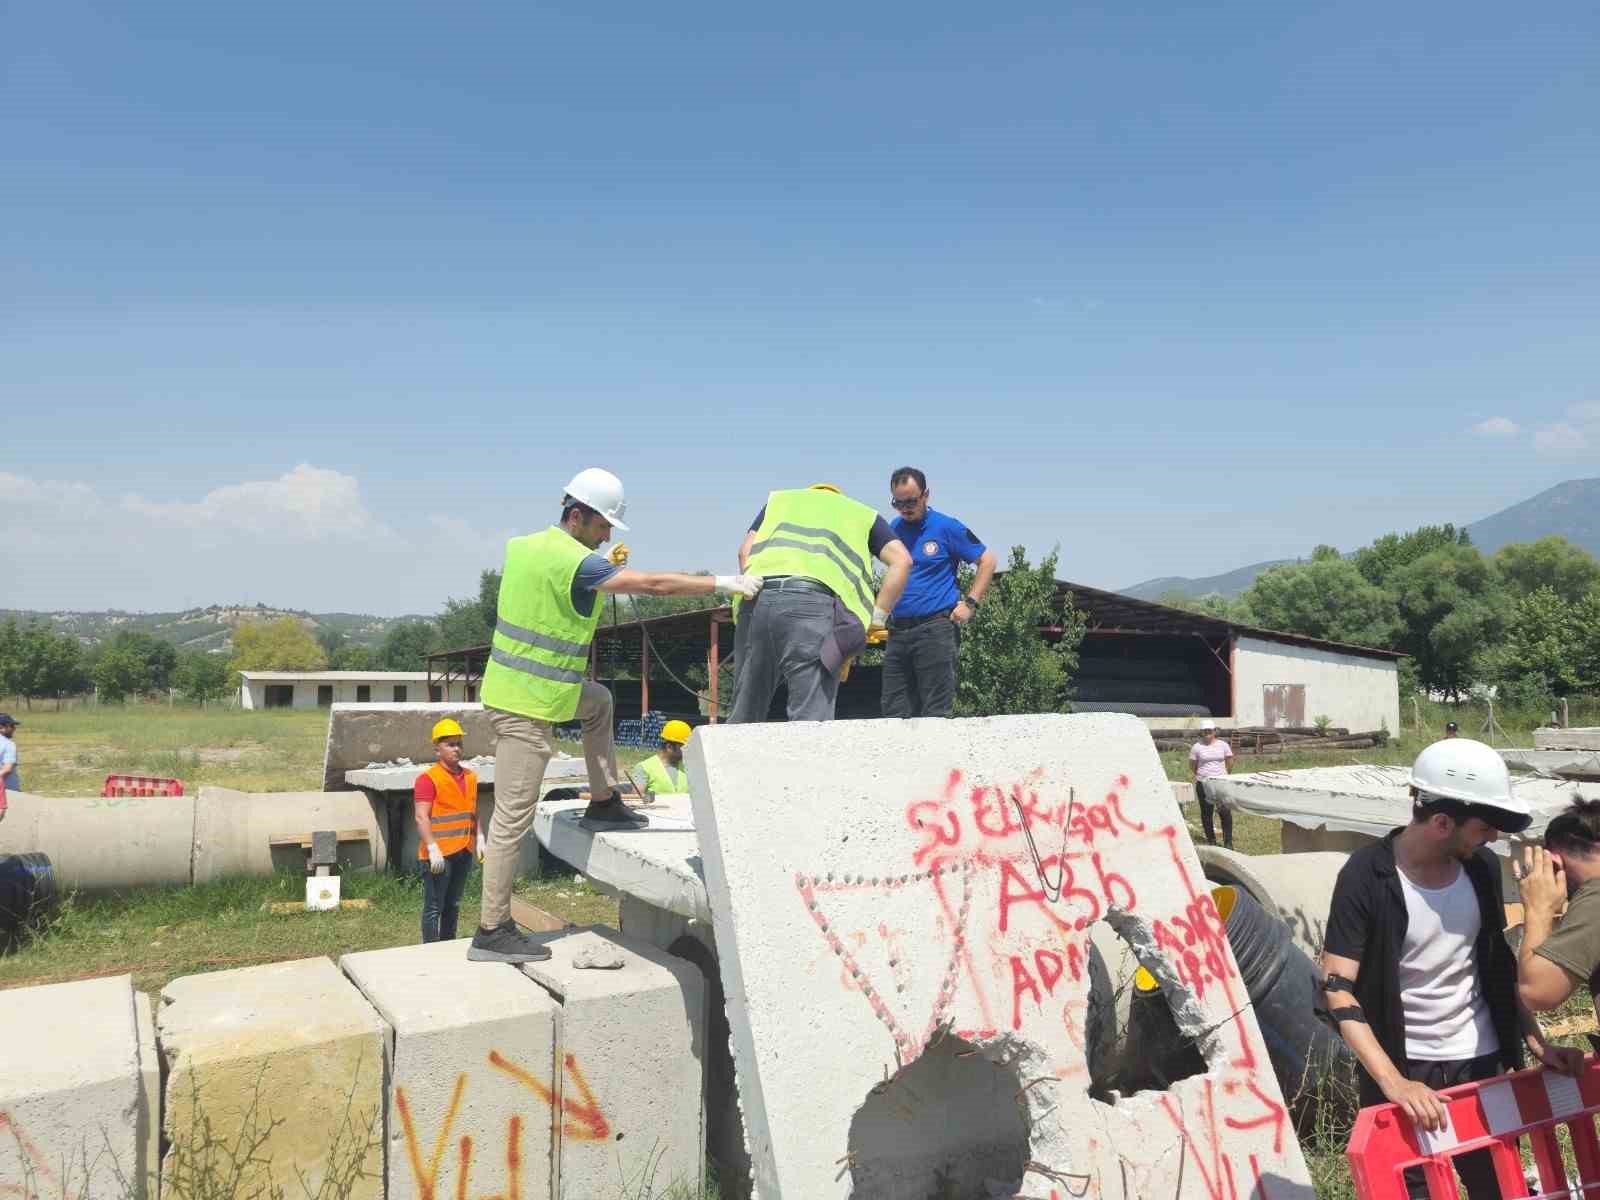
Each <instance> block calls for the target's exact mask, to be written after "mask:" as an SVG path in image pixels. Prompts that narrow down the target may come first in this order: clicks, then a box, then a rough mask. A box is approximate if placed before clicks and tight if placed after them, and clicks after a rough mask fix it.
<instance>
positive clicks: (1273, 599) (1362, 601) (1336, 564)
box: [1243, 546, 1400, 646]
mask: <svg viewBox="0 0 1600 1200" xmlns="http://www.w3.org/2000/svg"><path fill="white" fill-rule="evenodd" d="M1243 601H1244V607H1245V608H1247V609H1248V610H1249V612H1250V614H1251V618H1252V620H1253V622H1254V623H1255V624H1257V625H1263V626H1265V627H1266V628H1268V629H1281V630H1283V631H1284V632H1285V633H1298V634H1302V635H1304V636H1306V637H1315V638H1327V639H1329V640H1331V641H1336V642H1353V643H1355V644H1357V645H1361V646H1389V645H1392V644H1393V642H1394V640H1395V638H1396V637H1397V636H1398V635H1399V632H1400V617H1399V613H1398V612H1397V611H1396V609H1395V603H1394V600H1393V599H1392V598H1391V597H1390V596H1389V595H1388V594H1387V593H1386V592H1385V591H1384V590H1383V589H1382V588H1379V587H1376V586H1374V585H1373V584H1371V583H1369V582H1368V581H1367V579H1366V577H1365V576H1363V575H1362V574H1361V571H1360V570H1359V569H1358V568H1357V567H1356V565H1355V563H1353V562H1351V561H1350V560H1348V559H1345V558H1342V557H1341V556H1340V555H1339V552H1338V551H1337V550H1334V549H1333V548H1332V547H1330V546H1319V547H1317V550H1316V552H1314V553H1313V554H1312V556H1311V561H1310V562H1304V563H1285V564H1284V565H1283V566H1281V567H1273V568H1271V569H1270V570H1266V571H1263V572H1262V573H1261V574H1260V575H1257V576H1256V579H1255V582H1254V583H1252V584H1251V585H1250V587H1249V590H1247V591H1246V592H1245V594H1244V596H1243Z"/></svg>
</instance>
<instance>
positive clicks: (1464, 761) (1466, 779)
mask: <svg viewBox="0 0 1600 1200" xmlns="http://www.w3.org/2000/svg"><path fill="white" fill-rule="evenodd" d="M1409 782H1410V784H1411V786H1412V787H1414V788H1416V789H1417V793H1418V797H1417V798H1418V802H1419V803H1426V802H1427V801H1428V800H1454V801H1456V802H1457V803H1459V804H1470V805H1475V806H1478V807H1481V808H1490V809H1494V810H1495V813H1494V814H1493V815H1485V816H1484V819H1485V820H1487V821H1488V822H1489V823H1490V824H1491V825H1493V826H1494V827H1495V828H1496V829H1498V830H1500V831H1501V832H1502V833H1521V832H1522V831H1523V830H1524V829H1526V828H1527V827H1528V826H1529V825H1530V824H1532V823H1533V812H1532V810H1530V809H1529V808H1528V802H1527V801H1526V800H1520V799H1518V798H1517V797H1516V796H1514V795H1513V794H1512V792H1511V772H1510V771H1508V770H1506V762H1505V759H1503V758H1501V757H1500V755H1499V754H1498V753H1497V752H1496V751H1495V750H1494V749H1493V748H1492V747H1490V746H1485V745H1484V744H1483V743H1482V742H1475V741H1473V740H1472V739H1471V738H1463V737H1456V738H1445V739H1444V740H1443V741H1438V742H1434V743H1433V745H1431V746H1429V747H1428V748H1427V749H1426V750H1424V751H1423V752H1422V753H1421V754H1419V755H1417V760H1416V762H1414V763H1412V764H1411V778H1410V780H1409Z"/></svg>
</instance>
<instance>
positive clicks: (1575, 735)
mask: <svg viewBox="0 0 1600 1200" xmlns="http://www.w3.org/2000/svg"><path fill="white" fill-rule="evenodd" d="M1533 746H1534V749H1536V750H1600V728H1597V727H1595V726H1592V725H1590V726H1583V727H1579V728H1577V729H1535V730H1534V731H1533Z"/></svg>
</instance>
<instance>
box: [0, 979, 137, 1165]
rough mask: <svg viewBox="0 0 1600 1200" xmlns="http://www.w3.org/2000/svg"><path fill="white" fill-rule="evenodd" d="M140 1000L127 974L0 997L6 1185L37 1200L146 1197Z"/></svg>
mask: <svg viewBox="0 0 1600 1200" xmlns="http://www.w3.org/2000/svg"><path fill="white" fill-rule="evenodd" d="M133 995H134V993H133V980H132V978H131V977H130V976H127V975H117V976H114V977H111V978H107V979H89V980H85V981H83V982H80V983H56V984H46V985H44V986H42V987H30V988H15V989H12V990H10V991H4V992H0V1029H3V1030H5V1031H6V1050H5V1069H4V1070H0V1184H11V1185H14V1186H17V1187H18V1188H20V1189H21V1190H22V1193H21V1194H23V1195H35V1196H126V1195H128V1194H129V1193H130V1192H132V1193H133V1194H135V1195H138V1196H143V1195H146V1194H147V1191H148V1190H147V1189H146V1188H145V1186H144V1181H145V1179H146V1176H147V1173H148V1172H149V1170H150V1169H151V1166H152V1164H151V1162H150V1160H149V1159H148V1158H147V1157H146V1155H147V1154H148V1150H149V1143H148V1142H147V1141H145V1140H144V1139H142V1138H141V1136H140V1125H141V1120H144V1121H148V1119H149V1110H148V1109H147V1107H146V1097H145V1094H144V1092H143V1090H142V1084H143V1076H142V1075H141V1063H140V1056H139V1030H138V1026H137V1021H136V1016H135V1012H134V1003H133ZM29 1189H31V1190H29ZM0 1190H4V1189H3V1188H0ZM148 1194H153V1193H148Z"/></svg>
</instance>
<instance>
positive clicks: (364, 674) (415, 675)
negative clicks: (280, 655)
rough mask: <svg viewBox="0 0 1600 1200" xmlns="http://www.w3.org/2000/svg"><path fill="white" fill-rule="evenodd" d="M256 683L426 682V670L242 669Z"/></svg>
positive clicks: (241, 676) (242, 676)
mask: <svg viewBox="0 0 1600 1200" xmlns="http://www.w3.org/2000/svg"><path fill="white" fill-rule="evenodd" d="M239 678H240V679H248V680H251V681H253V682H256V683H310V682H312V681H313V680H315V681H316V682H318V683H426V682H427V681H428V673H427V672H426V671H240V672H239Z"/></svg>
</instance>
